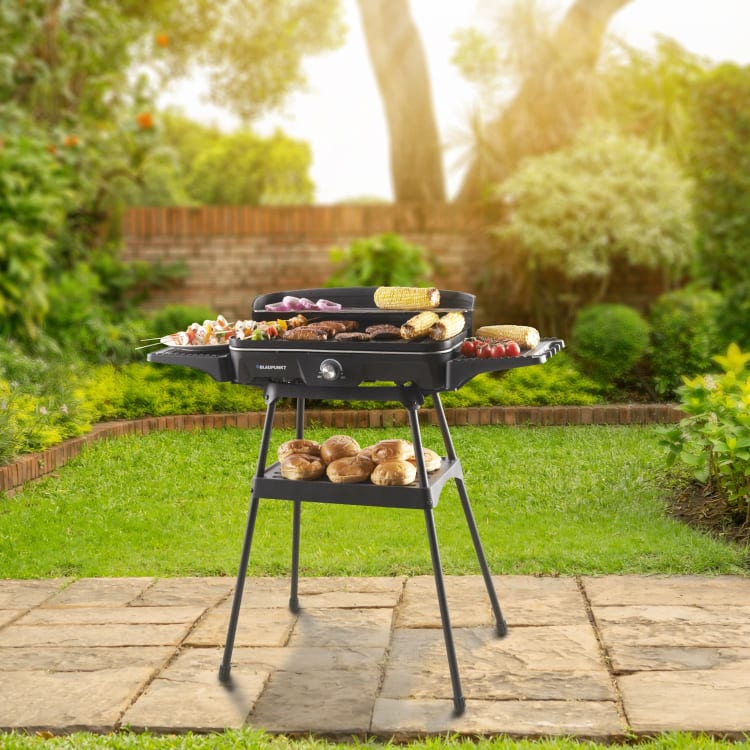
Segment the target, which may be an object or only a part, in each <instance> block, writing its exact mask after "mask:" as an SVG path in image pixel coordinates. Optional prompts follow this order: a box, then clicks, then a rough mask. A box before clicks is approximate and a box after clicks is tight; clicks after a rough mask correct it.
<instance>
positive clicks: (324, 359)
mask: <svg viewBox="0 0 750 750" xmlns="http://www.w3.org/2000/svg"><path fill="white" fill-rule="evenodd" d="M374 291H375V288H374V287H353V288H334V289H303V290H298V291H294V292H274V293H272V294H266V295H261V296H259V297H256V299H255V300H254V302H253V311H252V317H253V319H254V320H258V321H271V320H275V319H277V318H279V317H286V318H289V317H292V316H293V315H295V314H297V311H293V312H288V313H279V312H272V311H268V310H266V305H269V304H273V303H276V302H279V301H280V300H281V299H282V298H283V297H284V296H286V295H294V296H297V297H306V298H308V299H312V300H314V299H319V298H325V299H329V300H332V301H333V302H337V303H339V304H341V306H342V307H341V309H340V310H325V311H307V310H305V311H302V312H303V314H304V315H305V317H307V318H308V319H310V320H314V319H319V320H322V319H326V320H335V319H339V320H354V321H356V322H357V324H358V325H359V328H360V329H362V330H364V329H365V328H366V327H367V326H370V325H374V324H377V323H389V324H392V325H397V326H400V325H402V324H403V323H404V322H406V320H407V319H408V318H410V317H411V316H412V315H414V314H415V313H414V311H406V310H382V309H379V308H377V307H375V306H374V303H373V295H374ZM474 299H475V298H474V296H473V295H471V294H467V293H465V292H456V291H450V290H441V291H440V305H441V307H440V308H436V310H435V311H436V312H438V313H446V312H449V311H460V312H462V313H463V315H464V318H465V321H466V324H465V328H464V331H462V332H461V333H460V334H458V335H456V336H454V337H453V338H451V339H448V340H447V341H433V340H431V339H428V338H425V339H420V340H417V341H407V340H403V339H397V340H392V341H357V342H351V341H335V340H326V341H287V340H283V339H270V340H262V341H253V340H248V339H244V340H239V339H237V338H233V339H231V340H230V342H229V343H228V344H227V345H224V346H207V347H187V346H186V347H182V348H180V347H167V348H166V349H163V350H161V351H157V352H151V353H150V354H149V355H148V360H149V361H150V362H158V363H162V364H172V365H183V366H186V367H191V368H193V369H196V370H200V371H202V372H205V373H208V374H209V375H210V376H211V377H213V378H214V379H215V380H218V381H225V382H233V383H237V384H240V385H251V386H256V387H260V388H263V391H264V398H265V402H266V405H267V410H266V419H265V422H264V425H263V434H262V439H261V444H260V449H259V455H258V461H257V468H256V472H255V476H254V478H253V481H252V491H251V500H250V509H249V513H248V520H247V526H246V530H245V538H244V543H243V548H242V553H241V558H240V568H239V573H238V576H237V586H236V588H235V592H234V601H233V605H232V611H231V615H230V620H229V627H228V631H227V639H226V644H225V647H224V658H223V661H222V664H221V667H220V669H219V679H220V680H222V681H223V682H227V681H229V679H230V670H231V658H232V651H233V648H234V639H235V634H236V630H237V623H238V620H239V613H240V607H241V603H242V593H243V588H244V583H245V575H246V572H247V566H248V562H249V558H250V548H251V545H252V539H253V533H254V529H255V522H256V517H257V511H258V505H259V502H260V499H261V498H266V499H278V500H291V501H293V502H294V512H293V520H292V560H291V595H290V599H289V606H290V609H291V610H292V611H293V612H298V611H299V599H298V596H297V589H298V580H299V577H298V573H299V542H300V517H301V506H302V502H303V501H308V502H321V503H340V504H345V505H365V506H379V507H389V508H405V509H416V510H422V511H423V512H424V516H425V523H426V528H427V537H428V542H429V546H430V554H431V558H432V568H433V573H434V577H435V586H436V590H437V598H438V605H439V608H440V616H441V621H442V626H443V635H444V640H445V647H446V653H447V658H448V665H449V669H450V675H451V682H452V687H453V702H454V708H455V712H456V713H457V714H460V713H462V712H463V711H464V707H465V701H464V697H463V694H462V690H461V682H460V676H459V671H458V664H457V660H456V654H455V648H454V644H453V634H452V630H451V624H450V617H449V613H448V604H447V599H446V595H445V585H444V580H443V573H442V565H441V562H440V552H439V548H438V540H437V533H436V529H435V521H434V515H433V509H434V508H435V507H436V506H437V504H438V500H439V498H440V494H441V492H442V490H443V487H444V486H445V485H446V483H447V482H448V481H449V480H451V479H452V480H454V481H455V483H456V488H457V491H458V494H459V497H460V499H461V505H462V507H463V511H464V515H465V517H466V522H467V525H468V527H469V531H470V534H471V538H472V541H473V544H474V549H475V551H476V555H477V559H478V562H479V566H480V568H481V571H482V575H483V578H484V582H485V585H486V588H487V593H488V596H489V599H490V604H491V606H492V609H493V613H494V616H495V621H496V628H497V633H498V635H499V636H503V635H505V633H506V631H507V627H506V624H505V620H504V619H503V615H502V612H501V610H500V605H499V603H498V600H497V595H496V593H495V589H494V585H493V583H492V578H491V575H490V571H489V568H488V566H487V561H486V559H485V555H484V550H483V548H482V543H481V541H480V538H479V533H478V530H477V526H476V523H475V521H474V516H473V513H472V510H471V505H470V503H469V498H468V495H467V492H466V487H465V485H464V480H463V471H462V468H461V462H460V460H459V458H458V457H457V456H456V452H455V449H454V446H453V441H452V439H451V435H450V430H449V427H448V422H447V420H446V416H445V411H444V409H443V405H442V402H441V400H440V393H441V392H443V391H451V390H456V389H458V388H460V387H461V386H462V385H464V384H465V383H467V382H468V381H469V380H471V378H473V377H474V376H476V375H478V374H479V373H482V372H492V371H500V370H508V369H512V368H516V367H523V366H528V365H535V364H541V363H544V362H546V361H547V360H548V359H550V357H552V356H554V355H555V354H556V353H557V352H558V351H560V349H562V348H563V346H564V343H563V341H562V340H560V339H544V340H542V341H541V342H540V343H539V345H538V346H536V347H535V348H534V349H532V350H529V351H525V352H522V354H521V355H519V356H517V357H504V358H498V359H489V358H488V359H481V358H475V357H465V356H462V355H461V354H460V347H461V344H462V342H463V340H464V338H466V337H467V336H470V335H471V331H472V325H473V311H474ZM365 385H366V386H367V387H364V386H365ZM427 396H432V401H433V407H434V410H435V414H436V418H437V422H438V425H439V427H440V431H441V435H442V438H443V443H444V446H445V456H444V457H443V458H442V461H441V467H440V469H439V470H438V471H436V472H432V473H430V474H428V473H427V470H426V468H425V463H424V457H423V454H422V438H421V432H420V427H419V419H418V410H419V409H420V408H421V406H422V405H423V403H424V400H425V398H426V397H427ZM281 398H293V399H295V401H296V437H297V438H302V437H303V436H304V424H305V401H306V400H307V399H324V398H327V399H330V398H335V399H341V400H348V401H357V400H371V401H381V402H383V401H398V402H400V403H401V404H402V405H403V407H404V408H405V409H406V410H407V413H408V416H409V425H410V428H411V435H412V442H413V444H414V449H415V454H416V458H417V479H416V482H414V483H413V484H411V485H407V486H403V487H381V486H376V485H374V484H371V483H369V482H364V483H357V484H334V483H332V482H330V481H328V480H327V479H319V480H315V481H301V480H289V479H285V478H283V477H282V476H281V472H280V468H279V464H278V463H277V462H276V463H271V464H270V465H266V462H267V458H268V448H269V444H270V438H271V432H272V429H273V420H274V415H275V410H276V405H277V402H278V401H279V399H281Z"/></svg>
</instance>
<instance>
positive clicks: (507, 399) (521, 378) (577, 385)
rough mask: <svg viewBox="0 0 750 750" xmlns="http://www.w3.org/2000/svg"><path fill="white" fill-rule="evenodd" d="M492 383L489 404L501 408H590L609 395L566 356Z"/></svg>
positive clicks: (510, 374) (498, 377) (517, 371)
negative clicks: (565, 406) (492, 388)
mask: <svg viewBox="0 0 750 750" xmlns="http://www.w3.org/2000/svg"><path fill="white" fill-rule="evenodd" d="M492 380H493V381H495V383H496V385H495V388H494V393H493V394H492V395H491V400H490V401H489V403H491V404H494V405H498V406H562V405H570V406H574V405H575V406H588V405H591V404H600V403H602V402H603V401H604V400H605V394H606V391H607V388H606V387H603V386H602V385H601V384H600V383H597V382H596V381H594V380H592V379H591V378H589V377H587V376H586V375H584V374H582V373H581V372H580V371H579V370H578V369H577V368H576V366H575V364H574V362H573V361H572V360H571V358H570V357H569V356H568V354H567V353H566V352H560V353H559V354H556V355H555V356H554V357H553V358H552V359H551V360H549V362H547V363H545V364H544V365H540V366H539V365H537V366H532V367H519V368H518V369H515V370H509V371H508V372H506V373H505V374H500V375H494V376H492ZM472 382H473V381H472ZM469 385H471V384H469ZM463 390H464V388H462V389H461V391H463ZM461 391H458V394H460V393H461Z"/></svg>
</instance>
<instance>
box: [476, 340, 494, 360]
mask: <svg viewBox="0 0 750 750" xmlns="http://www.w3.org/2000/svg"><path fill="white" fill-rule="evenodd" d="M491 356H492V347H491V346H489V345H488V344H486V343H485V344H484V345H483V346H481V347H480V348H478V349H477V357H479V358H480V359H489V358H490V357H491Z"/></svg>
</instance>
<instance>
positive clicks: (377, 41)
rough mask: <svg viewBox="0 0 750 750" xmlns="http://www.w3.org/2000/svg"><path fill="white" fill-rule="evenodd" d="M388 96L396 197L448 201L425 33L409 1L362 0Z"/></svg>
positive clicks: (386, 104) (376, 65)
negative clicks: (419, 29)
mask: <svg viewBox="0 0 750 750" xmlns="http://www.w3.org/2000/svg"><path fill="white" fill-rule="evenodd" d="M358 5H359V10H360V14H361V18H362V25H363V28H364V31H365V37H366V39H367V48H368V50H369V54H370V60H371V62H372V66H373V68H374V70H375V77H376V79H377V82H378V87H379V89H380V94H381V97H382V99H383V106H384V109H385V114H386V120H387V123H388V133H389V138H390V164H391V179H392V182H393V192H394V196H395V199H396V201H400V202H408V201H418V202H443V201H444V200H445V180H444V176H443V166H442V155H441V145H440V138H439V135H438V129H437V125H436V122H435V114H434V111H433V106H432V94H431V91H430V82H429V76H428V72H427V65H426V62H425V57H424V50H423V49H422V43H421V41H420V38H419V34H418V32H417V29H416V27H415V25H414V22H413V20H412V18H411V14H410V12H409V2H408V0H358Z"/></svg>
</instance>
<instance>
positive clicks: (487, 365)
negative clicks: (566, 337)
mask: <svg viewBox="0 0 750 750" xmlns="http://www.w3.org/2000/svg"><path fill="white" fill-rule="evenodd" d="M564 348H565V342H564V341H563V340H562V339H542V340H541V341H540V342H539V343H538V344H537V345H536V346H535V347H534V348H533V349H529V350H528V351H526V352H523V353H521V354H520V355H519V356H517V357H499V358H498V359H481V358H479V357H464V356H460V357H456V358H455V359H452V360H450V361H449V362H447V364H446V368H447V372H446V390H449V391H455V390H457V389H458V388H460V387H461V386H463V385H465V384H466V383H468V382H469V381H470V380H471V379H472V378H473V377H475V376H477V375H479V374H480V373H482V372H502V371H504V370H514V369H515V368H517V367H528V366H529V365H541V364H544V363H545V362H546V361H547V360H549V359H551V358H552V357H554V356H555V354H557V353H558V352H559V351H560V350H562V349H564Z"/></svg>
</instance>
